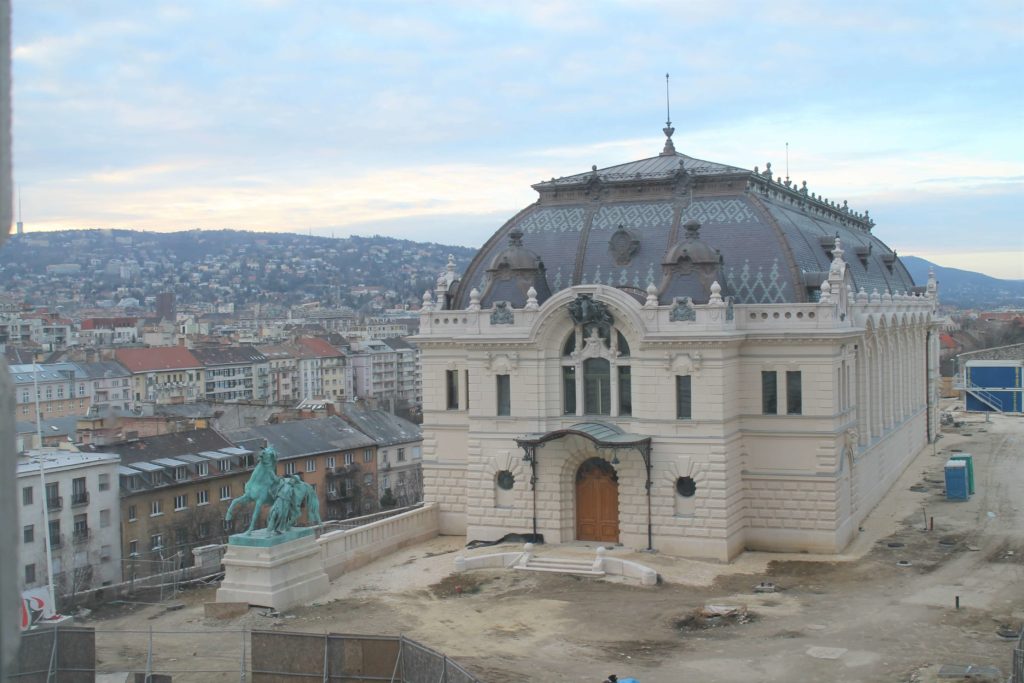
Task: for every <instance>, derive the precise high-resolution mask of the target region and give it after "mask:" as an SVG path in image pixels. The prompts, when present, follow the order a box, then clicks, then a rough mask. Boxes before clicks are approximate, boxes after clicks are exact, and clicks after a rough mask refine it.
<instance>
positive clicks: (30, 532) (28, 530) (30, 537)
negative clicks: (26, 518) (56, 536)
mask: <svg viewBox="0 0 1024 683" xmlns="http://www.w3.org/2000/svg"><path fill="white" fill-rule="evenodd" d="M35 540H36V527H35V525H34V524H26V525H25V527H24V528H23V529H22V530H21V541H22V543H32V542H34V541H35Z"/></svg>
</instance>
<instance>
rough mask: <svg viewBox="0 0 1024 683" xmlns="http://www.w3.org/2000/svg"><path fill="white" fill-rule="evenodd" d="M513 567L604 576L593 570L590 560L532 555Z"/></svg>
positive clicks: (524, 569) (536, 570)
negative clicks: (527, 559)
mask: <svg viewBox="0 0 1024 683" xmlns="http://www.w3.org/2000/svg"><path fill="white" fill-rule="evenodd" d="M515 569H520V570H523V571H530V572H548V573H551V574H575V575H577V576H604V575H605V573H604V572H602V571H594V563H593V562H592V561H590V560H567V559H557V558H542V557H532V558H530V560H529V561H528V562H527V563H526V564H523V565H516V566H515Z"/></svg>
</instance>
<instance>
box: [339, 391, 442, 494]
mask: <svg viewBox="0 0 1024 683" xmlns="http://www.w3.org/2000/svg"><path fill="white" fill-rule="evenodd" d="M337 410H338V416H339V417H340V418H341V419H343V420H345V422H347V423H349V424H350V425H352V426H353V427H355V428H356V429H358V430H359V431H360V432H362V433H363V434H366V435H367V436H368V437H370V438H371V439H373V440H374V442H375V443H376V444H377V492H378V496H380V497H381V498H385V499H387V500H390V501H393V502H392V504H393V505H412V504H413V503H418V502H419V501H421V500H423V473H422V468H421V463H422V461H423V456H422V446H423V435H422V433H421V432H420V428H419V427H418V426H417V425H415V424H413V423H412V422H409V421H408V420H404V419H402V418H400V417H398V416H397V415H392V414H391V413H389V412H387V411H385V410H371V409H369V408H367V407H366V406H365V405H363V404H361V403H344V404H341V405H339V406H338V408H337ZM389 490H390V492H391V495H390V497H388V496H387V492H388V491H389Z"/></svg>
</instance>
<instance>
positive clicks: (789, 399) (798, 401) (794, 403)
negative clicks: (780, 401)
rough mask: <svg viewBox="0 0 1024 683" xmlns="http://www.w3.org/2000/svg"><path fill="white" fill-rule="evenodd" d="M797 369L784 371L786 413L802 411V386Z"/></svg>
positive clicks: (799, 412)
mask: <svg viewBox="0 0 1024 683" xmlns="http://www.w3.org/2000/svg"><path fill="white" fill-rule="evenodd" d="M801 383H802V382H801V378H800V371H799V370H787V371H786V415H800V414H801V413H802V412H803V391H802V389H803V387H802V386H801Z"/></svg>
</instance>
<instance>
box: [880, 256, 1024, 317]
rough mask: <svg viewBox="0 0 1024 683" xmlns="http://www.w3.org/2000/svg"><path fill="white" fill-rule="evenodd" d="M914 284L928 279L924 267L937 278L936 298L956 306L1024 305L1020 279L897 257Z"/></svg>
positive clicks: (911, 257) (915, 258) (921, 283)
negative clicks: (1007, 278)
mask: <svg viewBox="0 0 1024 683" xmlns="http://www.w3.org/2000/svg"><path fill="white" fill-rule="evenodd" d="M900 260H901V261H903V265H905V266H906V267H907V270H908V271H910V275H911V277H913V278H914V284H917V285H924V284H925V283H926V282H928V269H929V268H933V269H934V270H935V278H936V279H937V280H938V281H939V301H941V302H942V303H943V304H950V305H953V306H959V307H960V308H999V307H1002V306H1010V307H1024V280H1000V279H999V278H994V277H990V276H988V275H984V274H982V273H975V272H973V271H970V270H960V269H959V268H946V267H944V266H940V265H937V264H935V263H932V262H931V261H926V260H925V259H923V258H918V257H916V256H901V257H900Z"/></svg>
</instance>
